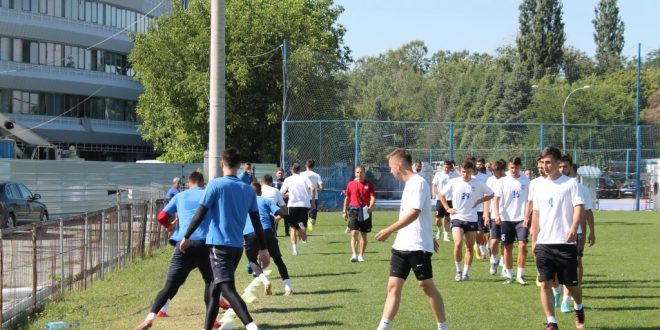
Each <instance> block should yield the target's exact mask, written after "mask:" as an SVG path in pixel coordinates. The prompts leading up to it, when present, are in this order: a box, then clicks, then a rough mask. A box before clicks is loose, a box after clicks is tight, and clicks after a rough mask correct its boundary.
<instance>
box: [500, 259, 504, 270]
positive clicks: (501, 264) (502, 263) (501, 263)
mask: <svg viewBox="0 0 660 330" xmlns="http://www.w3.org/2000/svg"><path fill="white" fill-rule="evenodd" d="M500 266H502V268H504V257H502V256H500Z"/></svg>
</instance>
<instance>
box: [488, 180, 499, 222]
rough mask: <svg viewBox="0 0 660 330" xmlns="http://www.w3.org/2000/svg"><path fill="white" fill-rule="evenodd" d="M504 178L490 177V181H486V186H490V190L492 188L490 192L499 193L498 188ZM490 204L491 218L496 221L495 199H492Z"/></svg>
mask: <svg viewBox="0 0 660 330" xmlns="http://www.w3.org/2000/svg"><path fill="white" fill-rule="evenodd" d="M502 178H503V177H502ZM502 178H499V179H498V178H497V177H496V176H495V175H492V176H489V177H488V180H486V186H488V188H490V190H492V191H493V192H495V193H497V189H498V188H497V187H498V185H499V182H500V180H501V179H502ZM496 196H497V195H496ZM489 204H490V208H489V209H488V211H489V212H490V218H491V219H492V220H494V219H495V199H494V198H493V199H491V200H490V203H489ZM501 209H502V203H501V202H500V210H501Z"/></svg>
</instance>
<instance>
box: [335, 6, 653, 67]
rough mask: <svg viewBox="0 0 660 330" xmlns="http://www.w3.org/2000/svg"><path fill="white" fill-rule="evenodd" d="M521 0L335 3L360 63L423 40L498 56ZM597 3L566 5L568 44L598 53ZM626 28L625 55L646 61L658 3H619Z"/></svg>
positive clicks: (512, 33)
mask: <svg viewBox="0 0 660 330" xmlns="http://www.w3.org/2000/svg"><path fill="white" fill-rule="evenodd" d="M520 2H521V1H520V0H435V1H434V0H408V1H405V0H403V1H402V0H335V3H336V4H338V5H341V6H343V7H344V13H343V14H342V15H341V16H340V17H339V23H341V24H343V25H344V26H345V27H346V28H347V30H348V32H347V33H346V36H345V39H344V41H345V43H346V45H348V46H349V47H350V48H351V50H352V54H353V58H354V59H357V58H359V57H362V56H375V55H378V54H381V53H384V52H385V51H387V50H388V49H395V48H398V47H400V46H401V45H403V44H405V43H407V42H409V41H412V40H422V41H424V43H425V44H426V46H427V47H428V48H429V53H430V54H432V53H434V52H436V51H438V50H441V49H448V50H451V51H460V50H464V49H467V50H469V51H477V52H486V53H491V54H493V53H495V50H496V49H497V47H499V46H502V45H505V44H514V43H515V40H516V34H517V32H518V5H519V4H520ZM597 4H598V0H566V1H563V11H564V16H563V19H564V31H565V33H566V44H567V45H572V46H574V47H576V48H578V49H580V50H582V51H584V52H586V53H587V55H589V56H592V57H593V55H594V52H595V49H596V45H595V44H594V41H593V31H594V29H593V24H592V23H591V20H592V19H593V18H594V8H595V7H596V5H597ZM618 4H619V13H620V16H621V19H622V20H623V22H624V24H625V35H624V36H625V41H626V44H625V46H624V49H623V55H624V56H627V57H633V56H636V55H637V44H638V43H641V44H642V57H644V56H645V55H646V54H647V53H648V52H650V51H652V50H654V49H657V48H660V15H659V14H660V1H658V0H619V2H618Z"/></svg>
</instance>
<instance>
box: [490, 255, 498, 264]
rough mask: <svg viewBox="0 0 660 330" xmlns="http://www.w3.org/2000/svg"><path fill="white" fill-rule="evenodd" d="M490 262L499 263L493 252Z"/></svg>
mask: <svg viewBox="0 0 660 330" xmlns="http://www.w3.org/2000/svg"><path fill="white" fill-rule="evenodd" d="M490 263H491V264H493V265H494V264H496V263H497V258H496V257H495V256H494V255H492V254H491V255H490Z"/></svg>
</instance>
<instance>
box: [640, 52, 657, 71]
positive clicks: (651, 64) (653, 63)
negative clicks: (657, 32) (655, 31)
mask: <svg viewBox="0 0 660 330" xmlns="http://www.w3.org/2000/svg"><path fill="white" fill-rule="evenodd" d="M636 62H637V61H635V66H636V65H637V63H636ZM642 66H643V68H644V69H645V70H646V69H660V48H658V49H655V50H653V51H651V52H649V53H648V54H646V60H645V61H644V62H642Z"/></svg>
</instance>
